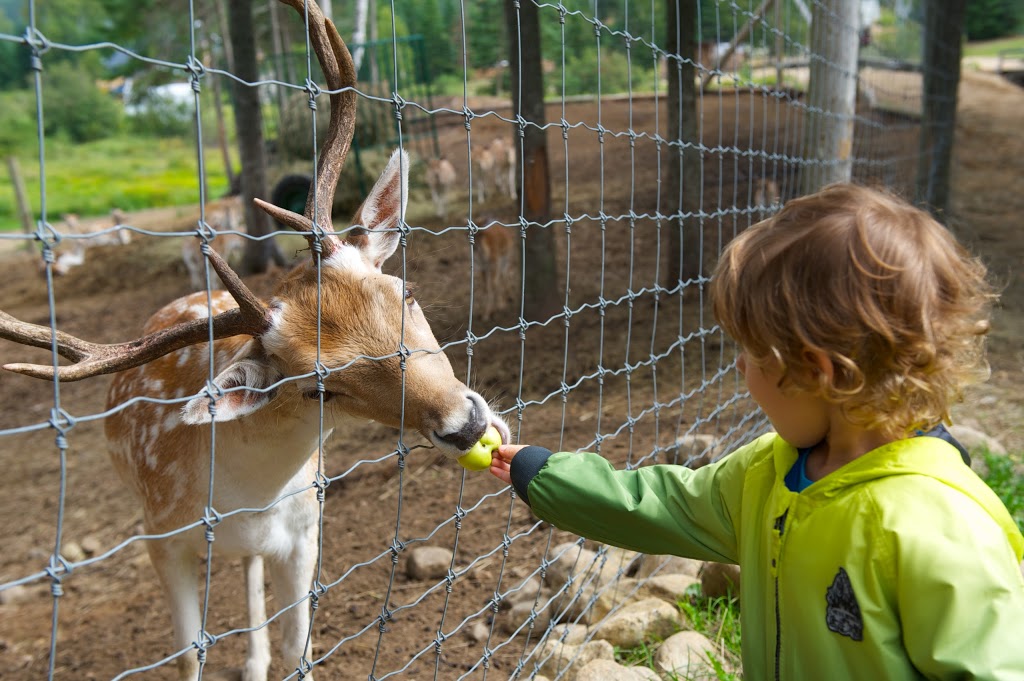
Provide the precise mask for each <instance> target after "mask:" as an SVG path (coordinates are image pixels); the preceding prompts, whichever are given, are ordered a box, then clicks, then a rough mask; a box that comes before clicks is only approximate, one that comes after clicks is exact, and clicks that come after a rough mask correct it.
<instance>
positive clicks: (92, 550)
mask: <svg viewBox="0 0 1024 681" xmlns="http://www.w3.org/2000/svg"><path fill="white" fill-rule="evenodd" d="M82 550H83V551H85V555H87V556H89V557H92V556H95V555H98V554H100V553H102V552H103V544H102V543H101V542H100V539H99V537H97V536H96V535H94V534H90V535H89V536H87V537H83V538H82Z"/></svg>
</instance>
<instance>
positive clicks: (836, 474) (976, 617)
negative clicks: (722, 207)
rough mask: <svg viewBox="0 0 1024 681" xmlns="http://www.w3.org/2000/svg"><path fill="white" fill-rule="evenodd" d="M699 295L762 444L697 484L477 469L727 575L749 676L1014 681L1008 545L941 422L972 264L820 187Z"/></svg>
mask: <svg viewBox="0 0 1024 681" xmlns="http://www.w3.org/2000/svg"><path fill="white" fill-rule="evenodd" d="M711 295H712V299H713V302H714V312H715V316H716V317H717V319H718V321H719V324H720V325H721V326H722V328H723V329H724V330H725V331H726V332H727V333H728V334H729V335H730V336H731V337H732V338H733V339H734V340H736V341H737V342H738V344H739V346H740V348H741V354H740V356H739V359H738V360H737V367H738V369H739V371H740V372H741V373H742V374H743V375H744V377H745V379H746V383H747V387H748V389H749V391H750V394H751V396H752V397H753V399H754V400H755V401H756V402H757V404H758V405H759V406H760V407H761V409H762V410H763V412H764V414H765V415H766V416H767V418H768V420H769V421H770V422H771V425H772V427H773V428H774V431H775V432H772V433H768V434H766V435H763V436H762V437H759V438H758V439H756V440H754V441H753V442H751V443H750V444H748V445H746V446H744V447H741V448H740V449H738V450H736V451H735V452H733V453H732V454H730V455H729V456H726V457H724V458H722V459H721V460H719V461H717V462H715V463H713V464H711V465H708V466H705V467H703V468H700V469H698V470H690V469H688V468H685V467H683V466H678V465H652V466H644V467H641V468H638V469H636V470H628V471H627V470H615V469H614V468H613V467H612V466H611V465H610V464H609V463H608V462H607V461H605V460H604V459H603V458H601V457H600V456H598V455H596V454H590V453H571V452H562V453H557V454H552V453H551V452H549V451H548V450H546V449H543V448H541V447H532V446H526V447H524V446H512V445H503V446H502V447H500V448H499V449H498V450H497V452H496V455H495V458H494V460H493V462H492V465H491V469H490V471H491V473H492V474H493V475H494V476H496V477H497V478H499V479H501V480H503V481H504V482H506V483H510V484H512V485H513V486H514V487H515V489H516V491H517V492H518V494H519V495H521V496H522V498H523V500H524V501H526V503H528V504H529V505H530V506H531V507H532V509H533V511H534V513H536V515H538V516H539V517H541V518H543V519H545V520H547V521H549V522H551V523H552V524H554V525H555V526H557V527H559V528H561V529H564V530H568V531H570V532H573V533H576V534H580V535H582V536H585V537H588V538H590V539H594V540H596V541H599V542H604V543H607V544H612V545H614V546H620V547H623V548H627V549H632V550H636V551H641V552H644V553H651V554H674V555H679V556H687V557H691V558H697V559H701V560H711V561H719V562H725V563H738V564H739V565H741V566H742V568H743V569H742V573H741V574H742V576H741V586H740V588H741V592H742V594H743V606H742V614H741V618H742V630H743V673H744V678H745V679H747V681H758V680H760V679H777V680H785V681H792V680H795V679H801V680H807V681H843V680H846V679H849V680H854V679H856V680H858V681H877V680H881V679H885V680H887V681H899V680H903V679H908V680H909V679H925V678H927V679H988V680H995V679H999V680H1000V681H1008V680H1010V679H1014V680H1018V681H1019V680H1021V679H1024V577H1022V575H1021V571H1020V568H1019V565H1018V564H1019V562H1020V560H1021V558H1022V554H1024V537H1022V536H1021V533H1020V531H1019V530H1018V529H1017V527H1016V526H1015V525H1014V522H1013V520H1012V518H1011V517H1010V515H1009V513H1008V512H1007V510H1006V508H1005V507H1004V506H1003V505H1002V503H1001V502H1000V501H999V499H998V497H996V496H995V494H993V493H992V491H991V490H990V489H989V488H988V487H987V486H986V485H985V484H984V482H982V481H981V479H980V478H978V477H977V475H975V474H974V473H973V472H972V471H971V469H970V467H969V466H968V465H966V464H965V459H966V454H965V453H962V451H961V448H960V447H959V445H957V444H956V443H955V440H953V438H952V437H951V436H950V435H949V433H948V432H947V431H946V430H945V428H944V427H943V426H942V423H943V422H948V421H949V408H950V405H951V404H952V403H953V402H955V401H957V400H958V399H959V398H960V391H961V388H962V387H963V386H964V385H966V384H967V383H969V382H971V381H973V380H978V379H984V378H985V377H986V376H987V365H986V363H985V360H984V354H983V338H984V335H985V333H986V332H987V331H988V321H987V315H988V309H989V307H990V304H991V302H992V300H993V299H994V298H995V296H994V294H993V293H992V290H991V288H990V287H989V286H988V285H987V284H986V281H985V269H984V267H983V266H982V265H981V264H980V263H979V262H978V261H976V260H974V259H973V258H971V257H970V256H969V255H968V253H967V252H966V251H965V249H964V248H962V247H961V246H960V245H959V244H958V243H957V242H956V240H955V239H954V237H953V236H952V235H951V234H950V233H949V232H948V231H946V230H945V229H944V228H943V227H942V226H941V225H939V224H938V223H937V222H935V221H934V220H933V219H932V218H931V217H930V216H929V215H928V214H927V213H925V212H923V211H921V210H918V209H917V208H914V207H913V206H910V205H908V204H906V203H905V202H903V201H901V200H899V199H897V198H895V197H892V196H889V195H887V194H883V193H881V192H879V191H875V190H872V189H868V188H865V187H860V186H855V185H850V184H838V185H832V186H829V187H826V188H825V189H823V190H822V191H820V192H818V193H817V194H814V195H811V196H807V197H803V198H799V199H795V200H792V201H790V202H789V203H787V204H786V206H785V208H783V210H782V211H781V212H780V213H779V214H777V215H776V216H774V217H772V218H771V219H768V220H765V221H764V222H761V223H759V224H757V225H754V226H753V227H751V228H749V229H747V230H746V231H744V232H743V233H741V234H740V235H739V236H737V237H736V238H735V239H733V241H732V242H731V243H730V244H729V246H728V247H727V248H726V249H725V252H724V253H723V254H722V258H721V261H720V262H719V263H718V266H717V269H716V271H715V274H714V277H713V279H712V282H711Z"/></svg>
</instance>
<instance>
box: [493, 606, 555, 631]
mask: <svg viewBox="0 0 1024 681" xmlns="http://www.w3.org/2000/svg"><path fill="white" fill-rule="evenodd" d="M538 607H540V605H538ZM532 608H533V601H520V602H519V603H516V604H515V605H513V606H512V609H511V610H509V612H508V615H506V616H505V617H503V618H502V620H501V621H502V629H503V630H504V631H505V633H508V634H513V633H516V631H517V630H518V631H519V633H521V634H524V633H526V632H527V628H526V627H522V625H523V623H524V622H526V621H527V620H528V619H530V611H531V609H532ZM551 616H552V611H551V608H550V607H548V608H546V609H544V610H541V611H539V612H538V613H537V617H536V618H535V619H534V621H533V629H534V631H536V630H538V629H539V630H541V631H544V630H545V629H547V628H548V624H550V623H551ZM520 627H522V629H520Z"/></svg>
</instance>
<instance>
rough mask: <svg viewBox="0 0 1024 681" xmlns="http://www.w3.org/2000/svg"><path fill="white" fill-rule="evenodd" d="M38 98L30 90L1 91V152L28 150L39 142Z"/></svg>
mask: <svg viewBox="0 0 1024 681" xmlns="http://www.w3.org/2000/svg"><path fill="white" fill-rule="evenodd" d="M35 103H36V98H35V94H34V93H33V92H31V91H29V90H11V91H9V92H3V93H0V154H4V155H7V154H13V153H17V152H19V151H27V150H30V149H32V148H34V147H35V146H36V144H37V142H36V140H37V138H38V133H37V129H36V115H35V113H36V109H35Z"/></svg>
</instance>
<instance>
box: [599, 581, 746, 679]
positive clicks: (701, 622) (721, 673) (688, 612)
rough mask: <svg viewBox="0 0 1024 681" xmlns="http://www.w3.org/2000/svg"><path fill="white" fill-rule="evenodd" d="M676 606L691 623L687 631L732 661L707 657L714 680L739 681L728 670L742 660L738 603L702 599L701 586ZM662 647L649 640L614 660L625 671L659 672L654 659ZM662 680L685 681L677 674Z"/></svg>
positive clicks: (621, 652)
mask: <svg viewBox="0 0 1024 681" xmlns="http://www.w3.org/2000/svg"><path fill="white" fill-rule="evenodd" d="M677 605H678V606H679V610H680V611H681V612H682V613H683V615H684V616H685V617H686V619H687V621H688V622H689V623H690V626H689V628H691V629H693V630H694V631H696V632H697V633H699V634H703V635H704V636H706V637H707V638H709V639H710V640H711V641H713V642H715V643H716V644H718V645H720V646H721V647H723V648H724V649H725V650H726V651H727V653H728V655H729V656H730V657H731V658H732V661H730V663H727V662H726V661H723V660H720V659H718V657H717V656H715V655H711V654H709V655H708V657H709V660H710V662H711V665H712V667H713V668H714V670H715V678H716V679H718V681H738V680H739V679H741V678H742V673H735V672H732V671H729V668H730V667H732V666H734V664H733V662H734V661H736V660H739V659H740V657H741V651H740V640H741V637H740V617H739V604H738V602H737V601H736V600H734V599H730V598H705V597H704V596H703V595H702V594H701V590H700V584H694V585H693V586H692V587H691V588H690V589H689V590H687V595H686V597H685V598H683V599H682V600H680V601H678V603H677ZM661 643H662V641H661V640H660V639H657V638H650V639H648V640H645V641H644V642H643V643H641V644H640V645H638V646H636V647H633V648H617V649H616V650H615V659H616V661H617V662H618V663H619V664H622V665H624V666H626V667H647V668H648V669H652V670H655V671H660V670H657V669H655V665H654V655H655V653H656V652H657V650H658V647H659V646H660V645H661ZM665 678H666V679H670V680H671V681H686V679H684V678H683V677H680V676H679V675H678V674H669V675H667V676H666V677H665ZM701 678H703V677H701Z"/></svg>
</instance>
